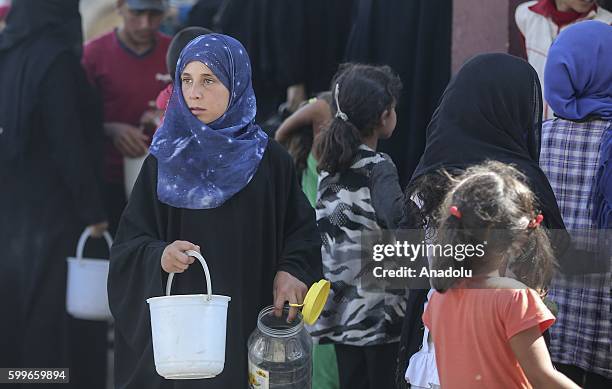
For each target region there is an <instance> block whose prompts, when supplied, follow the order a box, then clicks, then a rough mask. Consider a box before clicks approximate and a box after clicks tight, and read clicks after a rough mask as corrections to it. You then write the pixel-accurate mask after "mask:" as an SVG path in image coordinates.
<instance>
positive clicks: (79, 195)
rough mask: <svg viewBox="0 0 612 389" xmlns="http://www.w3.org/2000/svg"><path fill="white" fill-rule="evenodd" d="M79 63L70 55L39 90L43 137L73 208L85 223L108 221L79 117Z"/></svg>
mask: <svg viewBox="0 0 612 389" xmlns="http://www.w3.org/2000/svg"><path fill="white" fill-rule="evenodd" d="M78 66H80V65H79V63H78V61H77V60H76V59H74V57H73V56H72V55H70V54H68V53H66V54H62V55H60V56H59V57H58V58H57V59H56V60H55V62H54V64H53V65H52V66H51V67H50V68H49V71H48V72H47V74H46V76H45V78H44V80H43V82H42V83H41V88H40V107H41V114H42V120H43V124H44V125H43V129H44V137H45V139H46V141H47V144H48V148H49V153H50V155H51V160H52V162H53V163H54V164H55V165H56V168H57V170H58V171H59V174H60V176H61V179H62V180H63V181H64V184H65V185H66V186H67V187H68V188H69V189H70V194H71V196H72V202H73V203H74V208H75V209H76V211H77V212H78V214H79V217H80V218H81V220H82V221H83V222H84V223H85V224H93V223H99V222H102V221H104V220H105V218H106V216H105V215H104V211H103V203H102V198H101V196H100V190H99V186H98V182H97V180H96V171H95V168H94V161H92V160H91V153H90V150H91V147H90V146H91V145H89V144H87V142H86V140H85V139H86V133H85V130H84V128H83V122H82V121H81V118H80V115H79V113H80V109H79V107H80V105H79V101H78V96H79V93H80V90H79V86H78V79H77V78H76V77H75V72H76V71H78V70H79V69H78Z"/></svg>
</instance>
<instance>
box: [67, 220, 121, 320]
mask: <svg viewBox="0 0 612 389" xmlns="http://www.w3.org/2000/svg"><path fill="white" fill-rule="evenodd" d="M90 235H91V230H90V229H89V228H86V229H85V231H83V233H82V234H81V237H80V238H79V243H78V245H77V250H76V257H69V258H68V259H67V261H68V277H67V285H66V311H68V313H69V314H70V315H72V316H73V317H75V318H77V319H85V320H110V319H112V318H113V317H112V315H111V311H110V308H109V307H108V292H107V289H106V282H107V279H108V266H109V261H108V260H107V259H95V258H83V249H84V248H85V242H86V241H87V238H89V236H90ZM104 239H105V240H106V243H107V244H108V248H109V250H110V247H111V246H112V245H113V239H112V238H111V236H110V234H109V233H108V232H106V231H105V232H104Z"/></svg>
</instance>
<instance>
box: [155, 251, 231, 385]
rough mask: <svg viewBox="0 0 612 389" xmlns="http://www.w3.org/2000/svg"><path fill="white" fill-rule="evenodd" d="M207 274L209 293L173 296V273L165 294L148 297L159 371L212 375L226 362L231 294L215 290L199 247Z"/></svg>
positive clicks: (177, 376)
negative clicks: (219, 293)
mask: <svg viewBox="0 0 612 389" xmlns="http://www.w3.org/2000/svg"><path fill="white" fill-rule="evenodd" d="M185 253H186V254H187V255H189V256H192V257H195V258H197V259H198V260H199V261H200V263H201V264H202V267H203V268H204V273H205V275H206V291H207V294H192V295H176V296H170V290H171V288H172V279H173V278H174V273H170V275H169V276H168V282H167V283H166V296H162V297H152V298H150V299H148V300H147V303H149V309H150V312H151V332H152V336H153V356H154V359H155V369H156V370H157V373H158V374H159V375H161V376H162V377H164V378H166V379H201V378H212V377H214V376H216V375H218V374H219V373H221V372H222V371H223V368H224V365H225V336H226V324H227V308H228V303H229V301H230V300H231V299H230V297H228V296H219V295H213V294H212V286H211V280H210V272H209V271H208V266H207V265H206V261H205V260H204V258H203V257H202V255H200V254H199V253H198V252H196V251H192V250H189V251H186V252H185Z"/></svg>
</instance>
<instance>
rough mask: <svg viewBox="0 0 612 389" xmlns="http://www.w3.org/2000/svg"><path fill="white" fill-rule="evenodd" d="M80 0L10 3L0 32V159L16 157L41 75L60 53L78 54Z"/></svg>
mask: <svg viewBox="0 0 612 389" xmlns="http://www.w3.org/2000/svg"><path fill="white" fill-rule="evenodd" d="M81 46H82V34H81V17H80V14H79V0H19V1H14V2H13V4H12V6H11V10H10V12H9V14H8V17H7V23H6V27H5V29H4V30H2V33H0V85H1V86H2V87H1V88H0V128H2V131H1V134H0V155H1V156H2V159H3V160H10V159H13V158H15V157H16V156H18V155H20V154H21V153H22V152H23V149H24V148H25V145H26V143H27V140H28V137H29V136H30V134H28V133H27V129H28V128H29V119H30V117H31V116H32V112H33V110H34V107H35V106H36V104H37V103H38V100H37V97H38V90H39V87H40V84H41V82H42V80H43V79H44V76H45V74H46V73H47V71H48V70H49V68H50V67H51V65H52V64H53V63H54V61H55V60H56V59H57V58H58V56H59V55H60V54H62V53H64V52H70V53H73V54H74V55H75V56H79V55H80V50H81Z"/></svg>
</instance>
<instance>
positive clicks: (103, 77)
mask: <svg viewBox="0 0 612 389" xmlns="http://www.w3.org/2000/svg"><path fill="white" fill-rule="evenodd" d="M254 3H257V4H258V5H261V6H262V7H263V5H262V4H259V2H257V1H255V2H254ZM263 3H266V6H270V7H271V8H270V9H264V8H261V9H260V8H258V9H256V10H255V9H252V8H249V7H252V6H253V4H250V5H248V6H247V4H246V3H244V2H243V1H238V0H234V1H200V2H198V3H197V5H196V6H194V8H193V9H192V11H191V13H189V14H188V15H187V14H186V13H184V12H183V13H182V14H181V18H182V20H183V23H182V25H180V26H179V25H177V24H176V20H177V19H174V22H173V23H175V24H174V25H172V26H169V25H167V24H166V23H167V19H166V12H167V11H168V5H167V3H166V1H164V0H117V2H116V11H117V12H118V15H119V17H120V19H121V24H120V25H119V26H118V27H117V28H115V29H113V30H111V31H108V32H106V33H104V34H102V35H100V36H97V37H95V38H93V39H91V40H89V41H87V42H83V38H82V33H81V17H80V13H79V0H17V1H13V2H12V4H11V5H10V10H9V8H8V7H0V19H2V18H3V17H4V15H5V14H6V18H4V25H0V156H1V157H0V158H1V159H2V164H0V179H1V181H2V184H3V189H2V191H1V192H0V193H1V194H0V207H1V208H0V213H1V214H2V218H0V236H2V240H1V242H2V243H3V244H2V247H3V250H4V254H3V256H2V259H0V285H1V286H0V288H1V289H0V290H2V295H1V298H2V302H3V312H4V317H5V318H7V319H6V320H2V323H1V324H0V367H20V368H27V367H58V368H60V367H68V368H70V384H71V385H72V387H74V388H88V389H89V388H93V389H95V388H106V386H107V370H108V369H109V368H110V366H108V358H107V356H108V355H107V353H108V347H109V344H108V342H109V340H108V331H109V324H108V323H106V322H102V321H88V320H79V319H75V318H72V317H70V316H68V315H67V313H66V308H65V299H66V257H69V256H71V255H72V253H73V252H74V249H75V247H76V242H77V240H78V237H79V235H80V234H81V231H82V230H83V229H84V228H88V229H89V230H90V232H91V234H92V236H94V237H101V236H102V234H103V233H104V232H105V231H109V232H110V233H111V234H112V236H113V238H114V244H113V247H112V250H111V252H110V254H109V253H108V251H107V248H106V246H105V244H104V243H103V241H102V240H94V241H93V242H92V244H91V245H89V248H88V250H90V251H91V256H94V257H95V256H97V257H100V258H105V257H106V258H108V257H109V256H110V270H109V275H108V297H109V303H110V309H111V312H112V315H113V318H114V320H113V323H112V329H113V333H114V336H113V337H112V348H113V357H114V358H113V359H114V362H113V364H114V365H113V366H114V368H113V371H114V377H113V381H114V386H115V387H116V388H126V389H127V388H134V389H140V388H177V389H178V388H196V387H197V388H243V387H246V386H248V382H249V381H248V378H247V376H248V371H249V366H248V363H247V353H246V345H247V339H248V336H249V334H250V333H251V332H252V330H253V329H254V328H255V325H256V321H257V315H258V312H259V311H260V310H261V309H262V308H264V307H265V306H267V305H271V304H272V305H273V306H274V310H275V312H276V313H277V314H278V315H280V313H281V312H282V310H283V307H284V306H285V305H286V304H287V303H289V304H292V305H296V304H301V303H303V301H304V298H305V295H306V292H307V291H308V288H309V287H310V286H311V285H312V284H313V283H315V282H316V281H318V280H320V279H322V278H325V279H327V280H329V281H330V282H331V291H330V295H329V298H328V300H327V303H326V305H325V307H324V309H323V312H322V314H321V316H320V318H319V320H318V321H317V322H316V323H315V324H314V325H312V326H308V331H309V333H310V335H311V336H312V338H313V340H314V342H315V347H314V350H313V364H314V365H313V366H314V368H313V388H316V389H347V388H350V389H360V388H363V389H368V388H372V389H373V388H377V389H378V388H408V387H412V388H432V389H435V388H530V387H533V388H545V387H546V388H548V387H551V388H552V387H554V388H578V387H583V388H586V389H598V388H609V387H612V351H611V349H610V343H611V340H612V273H611V269H610V264H611V262H612V243H611V242H612V236H611V234H610V231H611V229H612V13H611V12H610V11H608V10H607V9H606V8H608V3H606V2H605V1H602V2H600V3H596V2H594V1H589V0H539V1H529V2H526V3H523V4H521V5H519V6H518V8H517V10H516V24H517V26H518V27H519V30H520V31H521V33H522V34H523V38H524V42H525V53H524V54H525V58H524V59H522V58H519V57H515V56H511V55H509V54H502V53H483V54H479V55H477V56H475V57H473V58H472V59H470V60H469V61H467V62H466V63H465V64H464V65H463V66H462V67H461V69H460V70H459V71H458V72H457V73H456V74H455V75H454V76H453V77H452V79H450V82H448V83H447V81H448V78H449V75H448V69H446V70H440V69H438V70H435V69H436V67H437V66H442V65H443V64H444V63H446V65H447V66H446V67H448V68H450V61H449V60H448V59H449V58H448V57H449V53H450V47H447V48H446V49H440V50H433V49H430V50H425V51H423V52H420V51H419V50H415V51H414V56H420V57H418V58H419V59H420V60H421V62H423V61H424V62H425V63H429V62H428V61H434V59H439V60H440V61H435V63H436V65H435V66H434V65H431V66H429V65H425V66H424V67H422V68H418V67H417V66H416V65H414V63H412V62H411V64H412V65H411V66H410V70H408V69H407V67H408V65H407V64H408V60H407V58H406V57H405V53H404V52H400V51H398V50H397V49H395V48H396V47H398V45H400V44H401V41H400V40H398V41H397V42H395V41H393V42H392V43H389V42H388V40H393V37H387V38H385V40H386V41H385V42H384V44H381V43H380V42H381V40H382V39H383V38H382V37H381V36H379V34H374V36H375V37H376V38H377V39H374V38H373V36H367V37H364V31H369V32H389V28H390V27H389V26H392V27H393V28H395V27H397V26H399V25H402V26H403V24H402V23H401V20H397V18H393V17H390V16H389V15H391V14H393V12H394V11H398V10H400V9H404V8H402V7H409V6H408V5H407V2H399V1H398V2H396V1H395V0H393V1H389V2H388V3H386V4H385V6H384V7H386V8H384V7H383V6H381V5H380V4H376V5H374V4H371V2H369V1H365V0H364V1H359V0H354V1H345V0H343V1H340V2H338V4H337V5H335V6H328V7H324V6H323V5H322V4H323V3H320V2H318V1H313V2H306V1H304V2H301V1H300V2H296V4H295V8H291V7H288V6H287V5H286V4H283V2H280V1H278V2H275V1H270V2H263ZM340 3H341V4H340ZM414 3H415V4H417V3H419V4H420V3H421V2H420V1H419V2H417V1H415V2H414ZM425 3H426V2H425ZM449 3H450V2H449ZM415 4H412V5H410V7H417V5H415ZM430 6H431V5H424V4H422V5H419V6H418V7H421V8H420V10H421V12H423V13H426V10H427V9H428V7H430ZM245 10H247V11H245ZM351 10H353V11H354V12H349V11H351ZM249 12H250V13H251V15H248V13H249ZM302 13H303V14H304V15H307V17H304V18H300V17H301V15H302ZM211 15H215V16H214V17H211ZM263 15H265V17H264V16H263ZM444 15H446V16H448V17H449V18H448V20H446V19H445V16H444ZM444 15H440V18H439V19H438V21H437V23H440V24H441V25H442V24H444V22H445V21H446V22H448V29H449V30H448V31H450V10H449V11H448V13H447V14H444ZM175 16H176V15H175ZM400 16H401V15H400ZM249 17H250V18H251V19H248V18H249ZM317 17H321V18H322V20H323V19H324V20H326V21H328V22H329V23H328V24H325V23H324V24H322V25H321V29H322V31H319V33H320V34H313V36H312V37H310V40H309V39H306V36H307V33H306V32H305V30H306V29H307V28H308V26H310V25H312V23H313V20H311V18H313V19H316V18H317ZM386 17H389V20H390V21H389V23H388V25H383V24H381V23H380V20H383V19H384V18H386ZM247 19H248V22H249V23H246V21H247ZM256 19H257V20H256ZM259 19H261V20H259ZM296 20H299V23H297V22H296ZM261 21H266V23H271V24H270V27H269V29H268V30H273V31H277V32H278V31H279V30H283V29H285V28H288V27H290V29H289V30H287V31H286V32H285V33H286V34H289V32H291V31H292V32H293V33H295V36H294V37H293V38H292V39H293V41H291V42H288V41H289V40H290V39H289V36H288V35H284V36H280V35H278V36H275V37H274V39H270V40H268V38H270V36H269V34H270V31H267V32H266V33H264V32H263V31H262V30H261V24H257V23H261ZM334 21H336V23H334ZM184 26H188V27H186V28H182V27H184ZM429 27H430V28H432V29H433V30H432V31H434V30H435V31H438V32H440V35H441V36H446V35H445V31H447V30H446V29H445V28H442V27H440V26H439V25H437V24H435V23H434V24H432V25H431V26H429ZM334 28H335V29H336V30H333V29H334ZM401 28H404V27H401ZM419 28H423V27H422V26H421V27H419ZM161 29H164V30H165V31H167V32H170V33H171V34H172V36H170V35H166V34H164V33H162V32H160V30H161ZM173 29H174V30H173ZM397 29H398V30H397V31H399V29H400V27H397ZM255 30H256V32H253V31H255ZM264 30H266V29H264ZM330 31H336V32H337V33H336V34H332V35H333V39H326V36H327V35H326V34H329V33H330ZM417 40H418V39H417ZM322 42H327V46H325V47H319V49H318V50H319V51H318V53H320V56H319V57H317V56H316V53H317V51H309V50H310V49H312V48H313V47H315V46H317V45H319V44H321V43H322ZM415 45H416V46H419V45H417V44H415ZM374 47H376V48H378V49H380V50H374V49H373V48H374ZM301 49H302V50H301ZM300 51H305V52H306V53H307V54H306V55H304V53H303V52H302V53H300ZM351 53H352V54H351ZM390 53H392V54H390ZM311 57H312V58H311ZM445 59H446V62H445ZM298 62H299V63H298ZM415 62H417V61H415ZM433 63H434V62H431V64H433ZM285 65H286V66H285ZM310 65H312V66H310ZM424 69H428V70H427V71H426V70H424ZM432 69H434V70H433V71H432ZM444 88H445V89H444ZM425 89H426V90H427V91H426V92H423V91H424V90H425ZM421 92H423V98H422V99H421V100H419V95H418V93H421ZM436 101H437V103H435V102H436ZM279 106H280V108H279ZM416 108H420V111H422V112H419V113H418V114H417V113H415V110H416ZM134 161H140V163H141V164H142V165H141V168H140V170H139V174H138V178H137V179H136V181H135V183H134V182H130V183H126V177H127V173H126V170H125V169H126V168H127V166H128V165H130V164H132V163H134ZM407 230H409V231H420V232H422V234H423V236H424V240H425V241H426V242H428V243H435V244H440V245H450V246H457V245H477V244H479V243H482V242H487V241H488V242H489V243H488V245H487V248H486V250H485V251H484V252H483V255H482V256H479V257H475V256H468V258H467V259H464V260H460V261H459V260H456V259H455V258H453V257H452V256H448V255H447V254H444V253H442V252H435V251H433V252H428V253H426V254H425V255H422V258H419V259H418V261H417V263H421V264H423V266H425V267H426V268H428V269H431V270H440V271H443V270H445V269H451V270H457V271H458V274H470V276H460V277H456V276H455V277H446V278H442V277H440V278H436V277H432V278H431V279H430V280H429V282H428V285H429V286H430V287H429V288H410V287H408V285H407V284H406V285H405V286H404V287H400V288H397V287H395V286H394V287H379V288H376V287H375V288H374V289H373V288H372V287H371V285H369V286H366V283H365V282H364V273H366V272H368V271H369V270H368V265H367V264H366V262H367V261H365V262H364V260H363V252H364V244H365V243H364V242H366V237H367V236H371V235H372V234H379V233H380V234H382V236H385V237H389V236H391V237H393V236H397V237H399V236H401V233H402V231H407ZM396 234H397V235H396ZM187 250H194V251H198V252H201V253H203V254H204V255H205V257H206V260H207V262H208V266H209V268H210V272H211V275H212V278H214V279H215V293H218V294H221V295H226V296H231V298H232V301H231V303H230V304H229V311H228V326H227V350H226V362H225V368H224V371H223V373H222V374H220V375H219V376H217V377H215V378H211V379H205V380H181V381H172V380H166V379H164V378H162V377H161V376H160V375H158V374H157V372H156V370H155V364H154V359H153V348H152V339H151V324H150V317H149V310H148V306H147V304H146V303H145V301H146V300H147V299H148V298H150V297H155V296H160V295H163V294H164V285H165V284H166V281H167V279H168V276H169V274H170V273H182V274H181V277H180V282H177V283H176V285H175V288H174V291H173V293H176V294H193V293H204V292H205V290H204V289H205V288H204V285H202V282H201V280H202V277H203V269H202V268H201V267H200V266H199V265H198V262H197V261H196V262H195V265H194V258H193V257H189V256H187V255H186V254H185V251H187ZM459 271H460V272H459ZM464 271H468V273H465V272H464ZM296 315H297V310H296V308H291V309H290V313H289V320H293V319H294V318H295V317H296ZM8 318H10V319H8ZM64 386H65V385H64ZM23 387H24V388H25V387H28V386H27V385H26V384H23Z"/></svg>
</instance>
